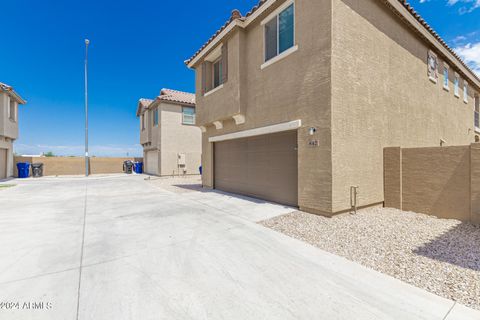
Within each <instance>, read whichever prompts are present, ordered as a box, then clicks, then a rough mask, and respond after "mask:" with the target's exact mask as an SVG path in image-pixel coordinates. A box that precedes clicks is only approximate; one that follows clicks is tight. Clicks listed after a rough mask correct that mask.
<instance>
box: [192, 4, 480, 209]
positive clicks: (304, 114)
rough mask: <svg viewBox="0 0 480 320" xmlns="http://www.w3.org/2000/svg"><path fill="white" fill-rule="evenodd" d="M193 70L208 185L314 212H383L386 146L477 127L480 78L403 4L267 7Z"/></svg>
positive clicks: (451, 137)
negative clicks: (380, 206)
mask: <svg viewBox="0 0 480 320" xmlns="http://www.w3.org/2000/svg"><path fill="white" fill-rule="evenodd" d="M446 23H448V21H446ZM185 63H186V64H187V65H188V67H189V68H192V69H195V71H196V88H197V89H196V91H197V95H196V98H197V99H196V102H197V125H198V126H200V127H201V129H202V131H203V140H202V141H203V173H204V174H203V184H204V186H205V187H209V188H217V189H222V190H226V191H230V192H236V193H240V194H245V195H250V196H254V197H258V198H262V199H267V200H271V201H275V202H279V203H283V204H288V205H294V206H298V207H299V208H300V209H301V210H305V211H308V212H312V213H318V214H324V215H332V214H335V213H340V212H345V211H347V210H351V207H352V201H353V200H354V199H352V198H353V197H352V194H354V192H352V187H358V198H357V200H358V205H359V206H360V207H361V206H370V205H378V204H382V203H383V201H384V187H383V148H384V147H388V146H402V147H425V146H439V145H440V144H441V143H442V144H443V145H466V144H470V143H471V142H473V141H474V135H475V131H478V130H479V128H478V127H479V126H480V125H479V123H478V121H479V119H478V96H477V93H478V92H479V88H480V79H479V78H478V77H477V76H476V75H475V74H474V73H473V72H472V71H471V70H470V69H469V68H468V66H467V65H466V64H465V63H464V62H462V61H461V60H460V59H459V58H458V56H457V55H456V54H455V53H454V52H453V51H452V50H451V49H450V48H449V47H448V46H447V45H446V44H445V42H443V41H442V40H441V39H440V38H439V36H438V35H437V34H436V33H435V32H434V31H433V30H432V29H431V28H430V27H429V26H428V25H427V24H426V23H425V22H424V21H423V20H422V19H421V18H420V17H419V16H418V15H417V14H416V13H415V12H414V11H413V9H412V8H411V7H410V6H409V5H408V4H406V3H405V1H401V0H362V1H358V0H315V1H312V0H296V1H293V0H268V1H260V3H259V5H257V6H255V7H254V8H253V9H252V11H250V12H249V13H248V14H247V15H246V16H241V15H240V13H239V12H238V11H236V10H235V11H234V12H233V13H232V17H231V18H230V20H229V21H227V23H226V24H225V25H224V26H223V27H222V28H221V29H220V30H218V32H217V33H216V34H215V35H214V36H213V37H212V38H211V39H210V40H209V41H208V42H207V43H206V44H205V45H204V46H202V47H201V48H200V49H199V50H198V52H197V53H195V55H194V56H193V57H192V58H190V59H189V60H187V61H186V62H185Z"/></svg>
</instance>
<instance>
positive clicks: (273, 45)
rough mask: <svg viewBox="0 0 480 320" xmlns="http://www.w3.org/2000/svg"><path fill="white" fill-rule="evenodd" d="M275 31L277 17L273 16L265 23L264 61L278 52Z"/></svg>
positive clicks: (276, 31)
mask: <svg viewBox="0 0 480 320" xmlns="http://www.w3.org/2000/svg"><path fill="white" fill-rule="evenodd" d="M277 33H278V28H277V17H275V18H274V19H272V20H271V21H270V22H268V23H267V24H266V25H265V61H268V60H270V59H272V58H273V57H275V56H276V55H277V54H278V47H277V45H278V42H277Z"/></svg>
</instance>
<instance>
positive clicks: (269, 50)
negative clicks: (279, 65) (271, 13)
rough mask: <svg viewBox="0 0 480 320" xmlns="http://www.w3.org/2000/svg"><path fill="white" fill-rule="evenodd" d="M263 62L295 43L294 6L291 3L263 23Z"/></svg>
mask: <svg viewBox="0 0 480 320" xmlns="http://www.w3.org/2000/svg"><path fill="white" fill-rule="evenodd" d="M264 28H265V31H264V33H265V62H267V61H269V60H271V59H272V58H275V57H276V56H278V55H280V54H281V53H283V52H285V51H287V50H288V49H290V48H292V47H293V46H294V45H295V6H294V4H293V3H292V4H291V5H289V6H288V7H287V8H286V9H284V10H283V11H282V12H280V13H279V14H278V15H276V16H275V17H274V18H272V19H271V20H270V21H268V22H267V23H265V26H264Z"/></svg>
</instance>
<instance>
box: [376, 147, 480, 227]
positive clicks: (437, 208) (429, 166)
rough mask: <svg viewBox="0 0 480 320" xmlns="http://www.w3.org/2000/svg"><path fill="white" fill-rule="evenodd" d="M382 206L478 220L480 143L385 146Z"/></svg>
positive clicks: (464, 219)
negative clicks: (415, 146) (468, 144)
mask: <svg viewBox="0 0 480 320" xmlns="http://www.w3.org/2000/svg"><path fill="white" fill-rule="evenodd" d="M384 192H385V206H386V207H392V208H398V209H401V210H405V211H414V212H420V213H425V214H430V215H434V216H437V217H439V218H446V219H457V220H461V221H470V222H473V223H476V224H479V223H480V145H479V144H472V145H470V146H451V147H428V148H405V149H401V148H398V147H394V148H385V150H384Z"/></svg>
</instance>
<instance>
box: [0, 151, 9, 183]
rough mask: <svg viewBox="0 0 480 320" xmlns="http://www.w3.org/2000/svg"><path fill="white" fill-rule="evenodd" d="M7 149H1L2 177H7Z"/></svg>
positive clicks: (0, 171)
mask: <svg viewBox="0 0 480 320" xmlns="http://www.w3.org/2000/svg"><path fill="white" fill-rule="evenodd" d="M7 152H8V150H7V149H0V179H5V178H6V177H7Z"/></svg>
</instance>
